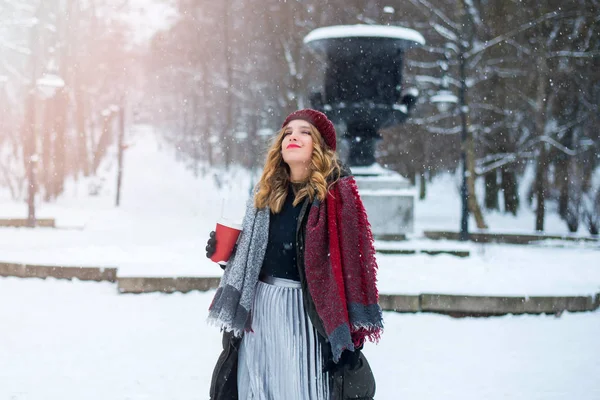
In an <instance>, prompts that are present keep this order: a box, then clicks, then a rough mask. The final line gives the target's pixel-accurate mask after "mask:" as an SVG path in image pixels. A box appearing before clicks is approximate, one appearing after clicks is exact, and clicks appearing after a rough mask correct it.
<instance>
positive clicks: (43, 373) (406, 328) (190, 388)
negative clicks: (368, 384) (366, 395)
mask: <svg viewBox="0 0 600 400" xmlns="http://www.w3.org/2000/svg"><path fill="white" fill-rule="evenodd" d="M212 294H213V292H208V293H198V292H194V293H190V294H187V295H182V294H173V295H161V294H147V295H118V294H117V293H116V289H115V286H114V285H111V284H107V283H90V282H77V281H76V282H69V281H56V280H52V279H50V280H48V281H41V280H37V279H28V280H22V279H16V278H0V321H1V323H2V327H3V328H2V329H1V330H0V399H7V400H8V399H11V400H80V399H87V400H107V399H111V400H120V399H123V400H125V399H128V400H133V399H144V400H165V399H169V400H193V399H206V398H207V392H208V385H209V381H210V375H211V371H212V367H213V365H214V362H215V360H216V358H217V356H218V353H219V346H220V335H219V333H218V330H217V329H215V328H214V327H210V326H207V325H206V323H205V318H206V315H207V312H206V310H207V307H208V304H209V301H210V299H211V297H212ZM385 322H386V330H385V333H384V335H383V338H382V340H381V342H380V344H379V345H377V346H375V345H367V347H366V354H367V356H368V358H369V361H370V363H371V365H372V368H373V370H374V372H375V374H376V377H377V380H378V396H377V398H378V399H383V400H387V399H389V400H395V399H405V400H411V399H415V400H428V399H431V400H439V399H474V400H480V399H486V400H496V399H498V400H500V399H511V400H520V399H522V400H536V399H540V400H542V399H543V400H559V399H560V400H572V399H577V400H594V399H598V398H600V380H598V376H600V358H599V357H598V355H599V354H600V341H598V340H597V332H598V331H600V313H598V312H595V313H586V314H565V315H563V316H562V317H561V318H554V317H549V316H519V317H515V316H512V317H511V316H508V317H501V318H488V319H470V318H467V319H452V318H449V317H446V316H439V315H426V314H417V315H401V314H394V313H385ZM7 328H8V329H7Z"/></svg>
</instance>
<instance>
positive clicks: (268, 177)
mask: <svg viewBox="0 0 600 400" xmlns="http://www.w3.org/2000/svg"><path fill="white" fill-rule="evenodd" d="M309 125H310V136H311V137H312V140H313V152H312V157H311V160H310V165H309V176H308V179H307V180H306V183H305V185H304V186H303V187H302V188H301V189H300V190H299V191H298V193H297V194H296V198H295V199H294V206H296V205H298V204H299V203H300V202H301V201H302V200H304V199H305V198H307V197H308V198H309V199H310V201H311V202H312V201H314V199H315V198H317V199H319V201H324V200H325V197H326V196H327V191H328V190H329V188H330V187H331V185H333V184H334V183H335V182H336V180H337V179H334V180H330V181H328V178H331V177H333V178H337V177H339V175H340V166H339V163H338V159H337V155H336V153H335V151H333V150H331V149H330V148H329V147H327V145H325V141H324V140H323V137H322V136H321V134H320V133H319V131H318V130H317V128H315V127H314V126H313V125H312V124H309ZM285 128H286V127H283V128H282V129H281V130H280V131H279V132H278V134H277V136H276V137H275V139H274V140H273V143H272V144H271V147H270V148H269V151H268V153H267V159H266V161H265V167H264V169H263V173H262V176H261V177H260V181H259V182H258V186H259V188H258V192H257V193H256V195H255V196H254V206H255V207H256V208H263V207H269V209H270V210H271V211H272V212H273V213H275V214H277V213H279V212H280V211H281V208H282V207H283V203H284V202H285V199H286V197H287V194H288V189H289V185H290V167H289V166H288V165H287V164H286V163H285V161H284V160H283V157H282V155H281V143H282V142H283V139H284V137H285V136H284V133H285Z"/></svg>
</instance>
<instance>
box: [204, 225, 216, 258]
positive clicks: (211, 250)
mask: <svg viewBox="0 0 600 400" xmlns="http://www.w3.org/2000/svg"><path fill="white" fill-rule="evenodd" d="M215 251H217V239H215V231H211V232H210V235H209V238H208V241H207V242H206V258H211V257H212V255H213V254H215Z"/></svg>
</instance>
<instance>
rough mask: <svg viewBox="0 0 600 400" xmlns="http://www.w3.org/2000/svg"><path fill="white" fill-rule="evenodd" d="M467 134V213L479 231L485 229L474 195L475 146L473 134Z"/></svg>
mask: <svg viewBox="0 0 600 400" xmlns="http://www.w3.org/2000/svg"><path fill="white" fill-rule="evenodd" d="M469 131H470V129H469V130H468V133H467V172H468V173H467V190H468V193H469V196H468V198H469V211H470V212H471V213H472V214H473V217H475V224H476V225H477V228H479V229H487V225H486V223H485V220H484V219H483V213H482V212H481V208H480V207H479V202H478V201H477V195H476V193H475V178H476V175H475V144H474V141H473V133H472V132H469Z"/></svg>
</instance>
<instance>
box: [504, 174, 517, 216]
mask: <svg viewBox="0 0 600 400" xmlns="http://www.w3.org/2000/svg"><path fill="white" fill-rule="evenodd" d="M501 177H502V192H503V193H504V212H507V213H511V214H512V215H517V212H518V210H519V185H518V184H517V174H516V173H515V171H513V169H512V168H509V167H507V166H504V167H502V168H501Z"/></svg>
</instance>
